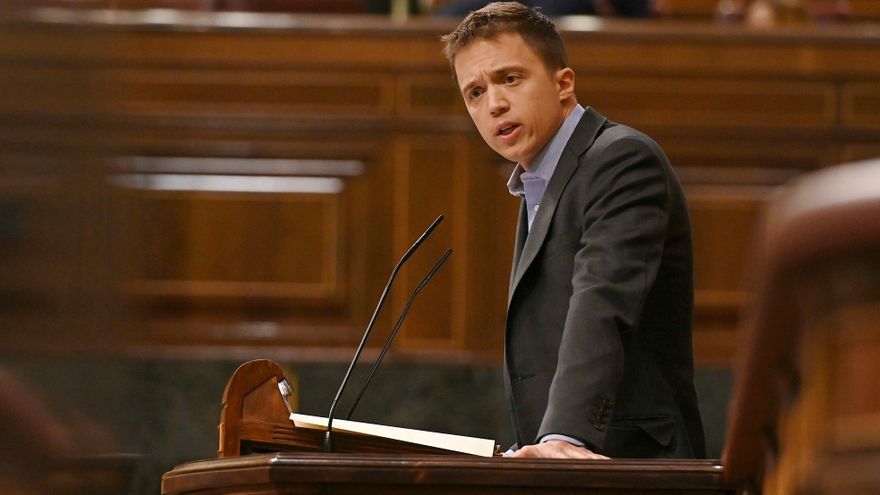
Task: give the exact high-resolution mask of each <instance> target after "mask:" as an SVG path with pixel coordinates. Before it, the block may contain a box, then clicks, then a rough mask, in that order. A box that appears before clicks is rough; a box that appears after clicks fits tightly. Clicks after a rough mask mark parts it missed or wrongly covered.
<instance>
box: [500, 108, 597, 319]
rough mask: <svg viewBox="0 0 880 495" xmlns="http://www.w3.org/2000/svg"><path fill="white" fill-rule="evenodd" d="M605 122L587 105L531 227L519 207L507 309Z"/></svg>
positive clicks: (523, 210) (524, 213)
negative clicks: (581, 161) (573, 178)
mask: <svg viewBox="0 0 880 495" xmlns="http://www.w3.org/2000/svg"><path fill="white" fill-rule="evenodd" d="M605 122H606V119H605V117H604V116H602V115H601V114H600V113H598V112H596V111H595V110H593V109H592V108H589V107H588V108H587V109H586V112H584V115H583V116H582V117H581V120H580V122H579V123H578V125H577V127H576V128H575V130H574V133H573V134H572V135H571V139H569V140H568V143H566V145H565V149H564V150H563V151H562V156H561V157H560V158H559V163H558V164H557V165H556V170H555V171H554V172H553V176H552V177H551V178H550V183H549V184H547V189H546V190H545V191H544V197H543V198H541V207H540V208H538V212H537V213H536V214H535V218H534V220H532V228H531V229H528V224H526V225H525V226H524V225H523V216H524V215H526V212H525V209H524V208H525V206H523V207H522V208H520V224H519V228H518V229H517V248H516V250H515V251H514V265H513V272H512V273H511V281H510V289H509V290H508V294H507V306H508V309H509V308H510V303H511V301H513V294H514V293H515V292H516V288H517V286H518V285H519V282H520V280H522V277H523V275H524V274H525V272H526V271H527V270H528V269H529V266H530V265H531V264H532V262H533V261H534V260H535V257H536V256H537V255H538V252H539V251H540V250H541V246H542V245H543V244H544V241H545V240H546V238H547V232H548V231H549V230H550V224H551V220H553V214H554V213H555V212H556V206H557V205H558V204H559V198H560V197H561V196H562V192H563V191H564V190H565V186H566V184H568V181H569V180H570V179H571V176H572V174H574V171H575V170H577V167H578V165H579V164H580V161H579V157H580V155H582V154H583V153H584V151H586V150H587V149H588V148H589V147H590V146H591V145H592V144H593V141H594V140H595V139H596V135H598V133H599V130H600V129H601V128H602V126H603V125H604V124H605ZM523 204H525V203H523ZM526 221H528V220H526ZM523 228H525V229H526V230H527V232H528V236H526V239H525V242H524V244H523V245H522V249H521V250H520V248H519V246H520V239H521V234H520V231H521V230H522V229H523Z"/></svg>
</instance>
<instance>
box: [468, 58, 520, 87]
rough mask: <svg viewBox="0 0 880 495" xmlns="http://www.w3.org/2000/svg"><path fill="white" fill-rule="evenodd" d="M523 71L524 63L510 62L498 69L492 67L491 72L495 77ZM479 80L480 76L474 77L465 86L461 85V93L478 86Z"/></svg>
mask: <svg viewBox="0 0 880 495" xmlns="http://www.w3.org/2000/svg"><path fill="white" fill-rule="evenodd" d="M523 71H525V69H524V68H523V66H522V65H517V64H508V65H502V66H501V67H498V68H496V69H492V71H491V72H490V74H491V76H492V77H493V78H497V77H500V76H503V75H505V74H508V73H510V72H523ZM478 82H479V78H474V79H471V80H469V81H468V82H467V83H466V84H465V85H464V86H462V87H461V93H462V94H466V93H467V92H468V91H469V90H470V89H471V88H472V87H474V86H476V85H477V83H478Z"/></svg>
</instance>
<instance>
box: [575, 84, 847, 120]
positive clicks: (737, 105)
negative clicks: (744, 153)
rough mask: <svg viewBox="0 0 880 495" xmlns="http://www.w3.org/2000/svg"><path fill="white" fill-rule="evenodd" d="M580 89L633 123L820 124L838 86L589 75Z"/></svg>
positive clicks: (831, 115)
mask: <svg viewBox="0 0 880 495" xmlns="http://www.w3.org/2000/svg"><path fill="white" fill-rule="evenodd" d="M577 84H578V92H579V94H582V95H585V98H586V99H587V100H586V101H589V104H590V105H594V106H596V107H597V108H601V109H603V111H605V112H608V114H610V115H614V116H615V118H616V119H618V120H620V121H621V122H626V123H628V124H631V125H633V126H648V125H650V126H687V125H689V124H692V123H694V122H699V124H700V125H701V126H711V127H715V128H736V127H749V128H755V127H761V128H768V127H780V128H786V129H792V128H801V129H811V128H813V129H822V128H828V127H830V126H831V125H833V124H834V119H835V112H836V106H837V102H836V99H835V97H836V94H835V92H834V87H833V86H831V85H828V84H821V83H806V82H791V81H789V82H775V81H749V80H740V81H737V80H721V81H713V80H700V79H689V80H688V84H687V85H682V84H681V81H679V80H676V79H667V78H663V79H656V78H648V77H639V78H631V77H613V78H612V77H601V76H587V77H581V78H579V79H578V82H577Z"/></svg>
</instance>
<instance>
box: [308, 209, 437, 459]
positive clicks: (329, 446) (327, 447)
mask: <svg viewBox="0 0 880 495" xmlns="http://www.w3.org/2000/svg"><path fill="white" fill-rule="evenodd" d="M442 221H443V215H440V216H438V217H437V218H436V219H435V220H434V222H432V223H431V225H429V226H428V228H427V229H426V230H425V232H423V233H422V235H421V236H419V238H418V239H416V242H415V243H413V245H412V246H410V248H409V249H407V250H406V252H405V253H403V256H401V257H400V260H399V261H398V262H397V264H396V265H394V269H393V270H391V276H390V277H388V282H387V283H386V284H385V288H384V289H383V290H382V295H381V296H379V303H378V304H377V305H376V309H374V310H373V316H372V317H370V322H369V323H368V324H367V329H366V330H364V335H363V337H361V341H360V343H359V344H358V347H357V350H356V351H355V353H354V358H352V360H351V364H349V365H348V371H346V372H345V376H344V377H343V378H342V383H340V384H339V390H337V391H336V396H335V397H334V398H333V403H332V404H330V413H329V414H328V415H327V432H326V433H325V434H324V451H325V452H333V416H334V415H335V414H336V406H337V405H338V404H339V398H340V397H342V392H343V391H344V390H345V385H346V384H347V383H348V380H349V378H351V372H352V370H353V369H354V367H355V365H356V364H357V361H358V359H360V357H361V353H362V352H363V351H364V345H365V344H366V343H367V338H369V336H370V332H371V331H372V330H373V326H374V325H375V324H376V317H377V316H378V315H379V310H381V309H382V305H384V304H385V299H386V298H387V297H388V291H389V290H390V289H391V284H392V283H393V282H394V279H395V278H397V273H398V272H399V271H400V268H401V267H402V266H403V264H404V263H406V260H408V259H409V258H410V256H412V255H413V253H415V252H416V249H418V248H419V246H421V245H422V243H423V242H425V239H427V238H428V236H429V235H430V234H431V232H433V231H434V229H436V228H437V225H439V224H440V222H442Z"/></svg>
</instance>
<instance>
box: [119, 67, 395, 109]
mask: <svg viewBox="0 0 880 495" xmlns="http://www.w3.org/2000/svg"><path fill="white" fill-rule="evenodd" d="M110 77H113V78H114V79H115V80H117V81H118V82H119V86H117V87H118V88H119V89H120V91H119V92H117V93H115V94H114V95H113V96H114V98H111V99H110V102H109V103H110V104H112V105H114V106H117V108H119V109H120V110H121V111H124V112H134V113H164V114H181V113H183V114H186V113H199V114H202V115H217V116H221V115H225V114H231V115H248V114H257V115H290V114H291V113H320V114H322V115H327V114H351V113H356V112H362V113H367V114H370V115H387V114H390V113H391V112H392V104H393V80H392V79H391V77H390V76H389V75H388V74H382V73H369V72H366V73H364V72H348V73H346V72H341V71H334V72H299V71H297V72H291V71H278V70H249V71H241V70H220V69H208V70H197V69H195V68H186V69H155V68H149V69H148V68H144V69H124V70H119V71H113V72H111V74H110ZM340 95H345V98H344V99H342V98H340Z"/></svg>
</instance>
